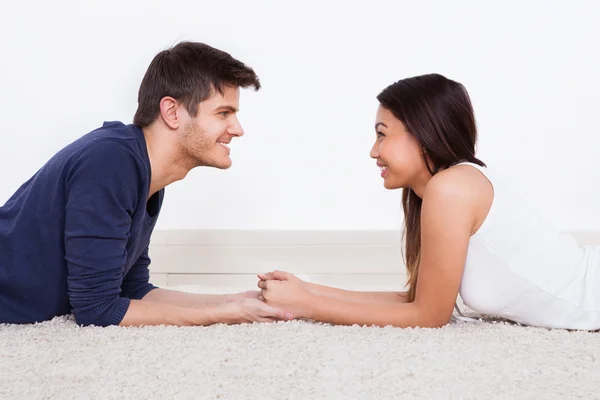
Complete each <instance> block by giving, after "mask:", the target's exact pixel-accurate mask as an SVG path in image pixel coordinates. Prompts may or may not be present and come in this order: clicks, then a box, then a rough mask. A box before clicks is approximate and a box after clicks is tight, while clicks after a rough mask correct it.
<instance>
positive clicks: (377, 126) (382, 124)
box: [375, 122, 387, 130]
mask: <svg viewBox="0 0 600 400" xmlns="http://www.w3.org/2000/svg"><path fill="white" fill-rule="evenodd" d="M379 125H381V126H384V127H386V128H387V125H386V124H384V123H383V122H378V123H376V124H375V130H377V128H379Z"/></svg>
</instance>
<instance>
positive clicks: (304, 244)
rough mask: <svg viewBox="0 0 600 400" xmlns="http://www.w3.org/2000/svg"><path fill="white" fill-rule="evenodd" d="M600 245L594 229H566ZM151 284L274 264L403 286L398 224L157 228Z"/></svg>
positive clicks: (324, 279)
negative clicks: (371, 227)
mask: <svg viewBox="0 0 600 400" xmlns="http://www.w3.org/2000/svg"><path fill="white" fill-rule="evenodd" d="M571 234H572V235H573V236H575V238H576V239H577V240H578V242H579V243H581V244H596V243H598V244H600V232H571ZM150 257H151V259H152V264H151V266H150V272H151V276H152V283H154V284H155V285H158V286H185V285H204V286H208V287H240V288H241V287H254V286H255V285H256V279H257V278H256V274H257V273H260V272H268V271H271V270H273V269H281V270H285V271H289V272H292V273H295V274H300V275H304V276H305V277H306V278H307V279H309V280H310V281H312V282H315V283H320V284H325V285H333V286H338V287H346V288H349V289H352V288H360V289H368V288H373V289H386V288H390V289H391V288H396V289H398V288H402V287H403V286H404V284H405V282H406V273H405V267H404V263H403V261H402V253H401V232H400V231H398V230H354V231H349V230H344V231H342V230H331V231H297V230H277V231H274V230H273V231H271V230H257V231H251V230H157V231H155V232H154V235H153V238H152V241H151V244H150Z"/></svg>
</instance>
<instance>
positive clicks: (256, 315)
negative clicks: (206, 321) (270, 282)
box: [217, 292, 293, 324]
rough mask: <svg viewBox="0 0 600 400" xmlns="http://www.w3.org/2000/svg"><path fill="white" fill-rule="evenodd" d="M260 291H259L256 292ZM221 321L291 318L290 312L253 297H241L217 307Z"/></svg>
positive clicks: (231, 322) (269, 320) (280, 319)
mask: <svg viewBox="0 0 600 400" xmlns="http://www.w3.org/2000/svg"><path fill="white" fill-rule="evenodd" d="M258 293H260V292H258ZM217 308H218V310H219V313H220V314H221V315H222V321H220V322H223V323H227V324H242V323H248V322H274V321H286V320H290V319H293V316H292V314H291V313H289V312H286V311H284V310H283V309H281V308H276V307H273V306H270V305H268V304H265V303H263V302H262V301H260V300H258V299H255V298H241V299H238V300H235V301H232V302H229V303H225V304H222V305H220V306H218V307H217Z"/></svg>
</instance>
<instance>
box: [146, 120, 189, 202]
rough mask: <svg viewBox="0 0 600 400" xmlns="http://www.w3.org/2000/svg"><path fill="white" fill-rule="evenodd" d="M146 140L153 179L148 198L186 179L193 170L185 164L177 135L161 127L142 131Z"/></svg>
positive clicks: (150, 127)
mask: <svg viewBox="0 0 600 400" xmlns="http://www.w3.org/2000/svg"><path fill="white" fill-rule="evenodd" d="M142 131H143V132H144V138H145V139H146V147H147V149H148V158H149V159H150V168H151V170H152V177H151V181H150V190H149V192H148V198H150V197H151V196H152V195H153V194H154V193H156V192H158V191H159V190H161V189H162V188H164V187H165V186H167V185H170V184H171V183H173V182H176V181H179V180H181V179H183V178H185V177H186V175H187V174H188V172H190V170H191V169H192V167H191V166H190V165H189V163H186V162H185V159H184V157H183V155H182V154H181V150H180V149H179V147H178V143H177V136H176V135H177V134H176V133H174V132H166V131H164V130H161V128H160V127H155V126H149V127H147V128H144V129H142Z"/></svg>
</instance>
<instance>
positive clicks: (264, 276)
mask: <svg viewBox="0 0 600 400" xmlns="http://www.w3.org/2000/svg"><path fill="white" fill-rule="evenodd" d="M256 276H258V279H260V280H261V281H268V280H269V279H273V273H272V272H267V273H264V274H257V275H256Z"/></svg>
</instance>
